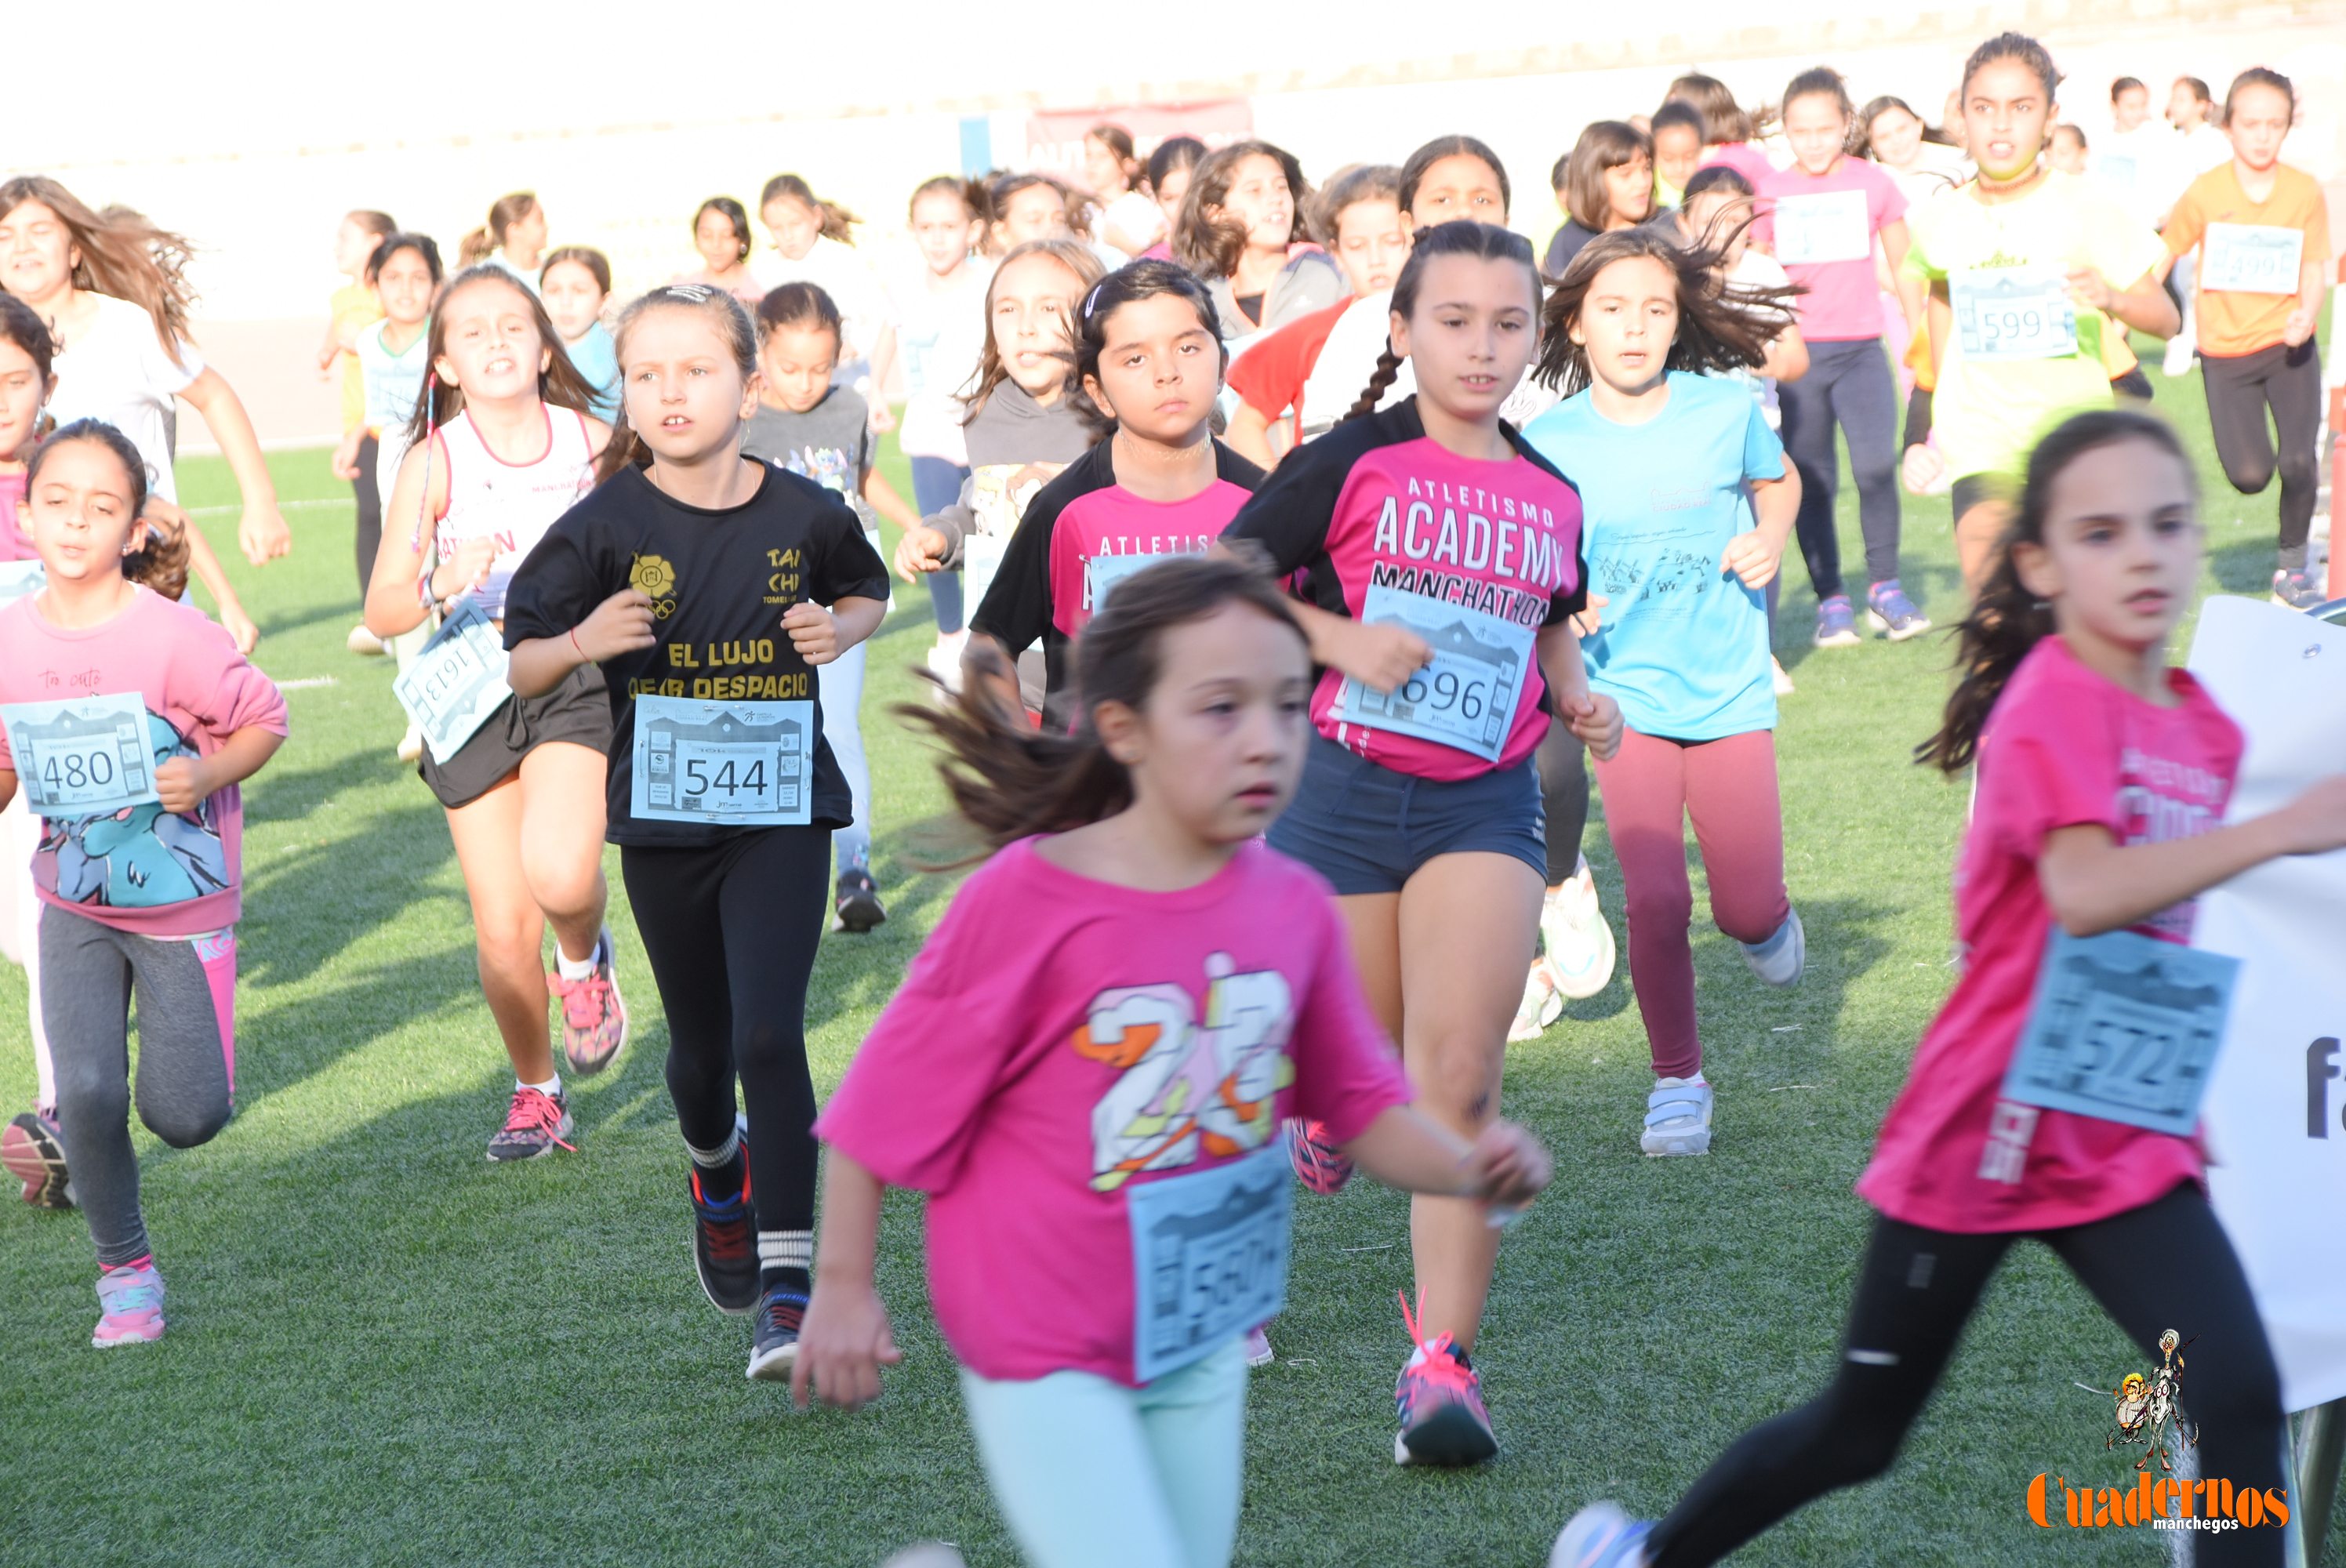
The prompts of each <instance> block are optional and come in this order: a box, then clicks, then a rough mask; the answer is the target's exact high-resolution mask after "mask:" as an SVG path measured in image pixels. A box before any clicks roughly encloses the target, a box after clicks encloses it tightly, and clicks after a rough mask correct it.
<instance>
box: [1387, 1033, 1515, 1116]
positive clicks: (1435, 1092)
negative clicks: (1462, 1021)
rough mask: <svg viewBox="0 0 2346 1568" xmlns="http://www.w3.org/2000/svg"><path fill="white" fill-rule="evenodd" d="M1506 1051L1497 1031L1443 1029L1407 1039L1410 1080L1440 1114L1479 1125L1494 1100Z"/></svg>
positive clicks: (1424, 1100)
mask: <svg viewBox="0 0 2346 1568" xmlns="http://www.w3.org/2000/svg"><path fill="white" fill-rule="evenodd" d="M1504 1055H1505V1041H1504V1039H1503V1038H1502V1036H1501V1035H1497V1034H1492V1035H1484V1034H1478V1033H1474V1032H1473V1031H1471V1030H1466V1029H1458V1028H1453V1029H1444V1030H1441V1031H1439V1032H1437V1033H1434V1034H1433V1035H1432V1036H1431V1037H1429V1038H1426V1039H1423V1040H1416V1039H1413V1040H1412V1041H1410V1043H1409V1077H1410V1082H1411V1083H1412V1084H1414V1085H1415V1086H1416V1089H1417V1093H1418V1097H1419V1098H1420V1100H1422V1101H1423V1103H1424V1104H1425V1105H1427V1106H1428V1107H1429V1108H1430V1109H1432V1110H1433V1111H1434V1112H1436V1113H1437V1114H1438V1115H1441V1116H1442V1117H1443V1119H1444V1120H1446V1121H1449V1122H1450V1123H1452V1125H1455V1126H1460V1127H1467V1126H1479V1125H1482V1124H1483V1123H1484V1122H1485V1121H1487V1120H1488V1119H1489V1118H1490V1115H1491V1110H1492V1107H1493V1106H1494V1105H1496V1104H1497V1102H1498V1095H1499V1074H1500V1068H1501V1064H1502V1061H1503V1059H1504Z"/></svg>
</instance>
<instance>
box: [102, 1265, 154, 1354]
mask: <svg viewBox="0 0 2346 1568" xmlns="http://www.w3.org/2000/svg"><path fill="white" fill-rule="evenodd" d="M97 1304H98V1306H99V1308H102V1310H101V1311H100V1313H99V1314H98V1319H97V1332H95V1333H93V1334H92V1335H90V1337H89V1342H90V1343H91V1344H92V1345H94V1346H96V1347H97V1349H101V1350H103V1349H107V1347H109V1346H113V1345H130V1344H152V1343H153V1342H154V1341H155V1340H157V1339H161V1338H162V1337H163V1277H162V1276H161V1275H160V1274H158V1273H157V1272H156V1271H155V1260H154V1258H152V1257H142V1258H140V1259H139V1260H138V1262H136V1263H126V1264H123V1265H121V1266H120V1267H118V1268H107V1269H101V1270H100V1271H99V1273H98V1276H97Z"/></svg>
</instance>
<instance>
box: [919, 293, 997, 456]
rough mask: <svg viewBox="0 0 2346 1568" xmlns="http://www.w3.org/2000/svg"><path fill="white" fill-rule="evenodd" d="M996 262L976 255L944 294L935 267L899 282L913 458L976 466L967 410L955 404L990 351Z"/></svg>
mask: <svg viewBox="0 0 2346 1568" xmlns="http://www.w3.org/2000/svg"><path fill="white" fill-rule="evenodd" d="M993 276H994V261H993V260H992V259H991V258H989V257H984V256H973V257H971V258H970V259H969V260H967V261H964V262H963V263H962V265H961V270H959V271H957V272H955V273H954V276H953V279H952V281H951V282H950V283H948V284H947V285H946V287H944V288H943V289H937V288H933V287H931V283H932V279H931V277H930V274H929V269H928V263H927V262H925V261H923V260H918V259H917V258H916V259H915V260H913V264H912V265H911V266H910V267H908V268H906V269H905V270H904V271H903V274H902V275H901V276H899V277H898V279H897V280H896V288H895V291H894V292H895V301H896V305H897V307H898V309H899V311H901V313H902V315H903V321H902V324H900V325H899V326H898V327H897V329H896V346H897V348H898V350H899V351H900V352H901V355H902V363H903V367H904V391H905V394H906V397H905V402H904V420H903V424H902V425H901V426H900V427H899V429H898V431H897V436H896V440H897V443H898V445H900V446H901V447H902V448H903V451H904V453H905V455H906V456H908V457H942V458H943V459H944V460H945V461H947V462H949V463H954V464H956V465H958V466H961V467H964V468H966V467H967V466H969V449H968V445H967V443H965V442H964V440H963V438H962V428H961V422H962V415H963V413H964V409H963V406H962V404H961V403H960V402H957V401H956V400H955V398H954V394H955V393H956V392H960V391H961V390H962V389H963V388H964V386H965V385H967V384H968V382H969V381H970V378H971V377H972V376H973V375H974V373H975V372H976V371H977V361H978V356H979V355H980V354H981V353H983V352H984V349H985V332H986V320H985V287H986V283H987V282H988V280H991V279H992V278H993Z"/></svg>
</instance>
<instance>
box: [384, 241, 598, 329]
mask: <svg viewBox="0 0 2346 1568" xmlns="http://www.w3.org/2000/svg"><path fill="white" fill-rule="evenodd" d="M555 270H556V271H557V272H564V271H568V270H570V269H569V268H567V267H557V268H556V269H555ZM577 270H579V271H582V272H583V271H585V270H586V269H585V268H583V267H582V268H579V269H577ZM434 287H436V285H435V284H433V281H432V269H431V268H430V267H429V266H427V265H426V264H425V263H424V260H423V256H422V255H421V254H419V253H418V252H416V251H414V250H413V249H408V248H407V247H405V246H402V247H401V248H400V249H397V250H394V251H393V252H392V253H391V254H390V255H389V256H388V257H386V258H384V259H383V263H382V270H380V271H378V272H376V273H375V275H374V291H375V295H376V297H377V298H378V299H380V300H382V313H383V316H384V317H385V319H387V320H388V321H391V323H392V324H393V325H394V326H400V327H413V326H415V325H417V324H419V323H420V322H422V321H423V320H424V319H425V318H426V317H428V316H430V315H431V314H432V290H433V288H434Z"/></svg>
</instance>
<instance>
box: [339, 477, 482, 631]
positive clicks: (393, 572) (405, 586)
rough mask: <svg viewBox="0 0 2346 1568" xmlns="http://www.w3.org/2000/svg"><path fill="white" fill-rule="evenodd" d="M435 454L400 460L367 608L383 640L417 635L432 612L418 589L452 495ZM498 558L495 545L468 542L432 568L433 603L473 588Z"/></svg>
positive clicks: (370, 625)
mask: <svg viewBox="0 0 2346 1568" xmlns="http://www.w3.org/2000/svg"><path fill="white" fill-rule="evenodd" d="M431 453H432V448H431V444H430V443H428V442H427V443H423V444H422V445H419V446H412V447H410V448H408V449H407V455H406V456H404V457H403V458H401V459H400V460H399V476H398V477H397V478H396V479H394V480H393V481H392V485H391V500H390V501H389V502H388V503H387V504H385V505H384V507H383V510H382V544H381V545H377V546H376V547H375V556H374V570H373V571H372V572H371V573H369V574H368V576H367V591H366V601H365V605H364V616H365V620H366V628H367V630H369V631H371V632H372V633H373V634H374V635H375V636H379V637H384V638H390V637H395V636H399V634H400V633H402V632H412V631H413V630H414V629H415V628H416V627H418V626H422V625H423V623H424V621H425V620H426V619H427V618H428V616H429V614H430V612H429V611H427V610H426V609H425V608H424V605H423V596H422V595H420V594H419V593H418V592H417V591H416V585H417V584H418V583H420V582H421V581H422V580H423V571H424V567H423V563H424V562H426V561H428V560H430V559H431V558H432V556H433V544H434V543H435V542H436V540H437V537H438V533H439V517H440V514H441V512H442V510H443V509H444V507H445V505H446V504H447V495H448V471H447V467H446V465H445V464H444V463H433V461H432V455H431ZM427 474H428V475H429V477H428V478H427V477H426V476H427ZM410 519H413V521H412V522H411V521H410ZM476 546H477V548H476ZM495 558H496V545H495V541H493V540H490V539H486V538H482V539H468V540H466V541H465V542H464V550H462V551H460V552H459V553H458V554H457V555H456V557H455V558H454V560H451V561H445V562H443V563H441V564H440V565H436V566H434V567H433V568H432V584H433V586H432V597H433V600H434V602H440V603H444V602H445V601H446V600H448V599H449V598H452V597H454V596H455V595H457V594H460V593H462V592H464V590H465V589H466V588H468V587H470V586H472V585H473V584H474V582H475V581H477V580H479V578H480V577H481V576H483V575H485V574H486V573H487V571H488V569H489V566H490V565H491V564H492V563H493V562H494V561H495Z"/></svg>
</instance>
